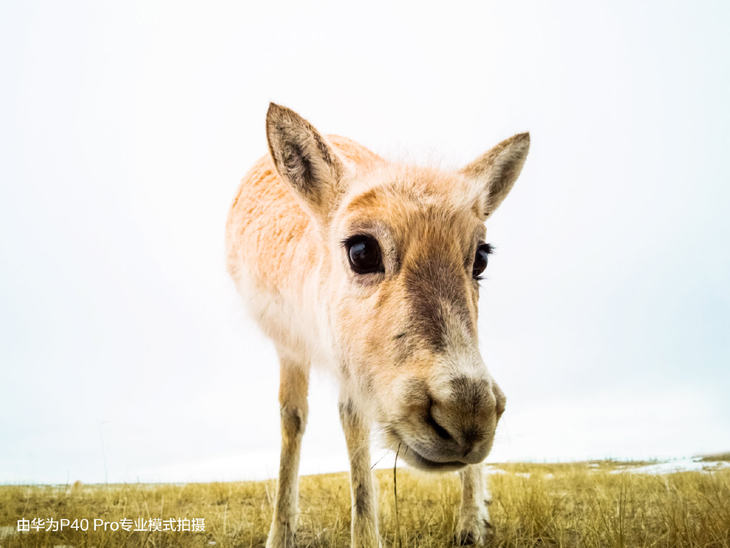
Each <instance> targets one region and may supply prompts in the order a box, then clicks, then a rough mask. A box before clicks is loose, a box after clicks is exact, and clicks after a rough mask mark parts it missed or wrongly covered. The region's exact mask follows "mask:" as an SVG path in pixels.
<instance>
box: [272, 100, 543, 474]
mask: <svg viewBox="0 0 730 548" xmlns="http://www.w3.org/2000/svg"><path fill="white" fill-rule="evenodd" d="M267 137H268V142H269V149H270V152H271V156H272V158H273V161H274V164H275V166H276V169H277V171H278V172H279V174H280V176H281V177H282V179H283V180H285V181H286V182H288V183H289V184H290V185H291V188H292V189H293V190H294V194H295V195H296V196H297V197H298V199H299V200H300V203H301V204H302V206H303V207H304V209H305V210H307V211H308V212H309V213H310V214H311V215H312V217H313V219H314V222H315V223H316V224H317V226H318V227H319V229H320V233H321V235H322V253H323V254H324V255H325V256H326V260H325V262H324V263H325V264H324V265H323V267H322V272H321V275H322V287H323V294H322V299H321V300H322V301H323V302H324V303H325V306H326V307H327V315H328V318H329V322H330V325H331V330H332V333H333V338H334V340H333V341H332V344H333V345H334V346H335V347H336V352H337V354H338V359H339V361H340V364H341V372H342V379H343V383H344V385H345V386H344V389H345V390H346V391H347V393H349V394H350V396H351V400H352V401H355V402H357V407H358V409H361V410H362V412H367V413H369V414H371V415H372V417H373V418H374V419H375V420H376V421H377V422H378V423H379V425H380V426H381V428H382V431H383V432H384V434H385V439H386V441H387V443H388V444H389V445H390V446H391V447H392V448H393V449H394V450H398V451H399V454H400V455H401V456H402V457H403V458H404V459H405V460H406V461H407V462H409V463H410V464H412V465H414V466H416V467H419V468H423V469H433V470H437V469H438V470H446V469H457V468H460V467H463V466H465V465H466V464H475V463H478V462H481V461H482V460H483V459H484V458H485V457H486V456H487V454H488V453H489V450H490V449H491V446H492V441H493V439H494V433H495V430H496V427H497V421H498V420H499V418H500V416H501V415H502V413H503V412H504V409H505V396H504V394H503V393H502V391H501V390H500V388H499V386H498V385H497V383H496V382H495V381H494V379H493V378H492V377H491V376H490V374H489V372H488V371H487V368H486V366H485V363H484V360H483V359H482V356H481V354H480V352H479V348H478V340H477V303H478V297H479V279H480V277H481V275H482V273H483V272H484V270H485V268H486V266H487V263H488V256H489V252H490V247H489V244H488V243H486V241H485V238H486V230H485V228H484V221H485V220H486V219H487V218H488V217H489V216H490V215H491V214H492V213H493V212H494V210H495V209H496V208H497V206H499V204H500V203H501V202H502V200H504V198H505V197H506V195H507V194H508V192H509V191H510V189H511V188H512V185H513V184H514V182H515V180H516V179H517V176H518V175H519V173H520V170H521V169H522V165H523V163H524V161H525V158H526V156H527V152H528V149H529V143H530V139H529V135H528V134H527V133H522V134H519V135H515V136H514V137H511V138H509V139H507V140H505V141H503V142H501V143H499V144H498V145H497V146H495V147H494V148H492V149H491V150H489V151H488V152H486V153H485V154H483V155H482V156H480V157H479V158H477V159H476V160H474V161H473V162H472V163H470V164H469V165H467V166H466V167H464V168H463V169H461V170H458V171H454V172H445V171H441V170H436V169H428V168H420V167H413V166H404V165H400V164H393V163H389V162H387V161H385V160H383V159H382V158H380V157H378V156H376V155H374V154H372V153H370V152H369V151H367V150H365V149H363V148H361V147H355V146H354V145H353V144H352V143H348V142H345V141H342V143H340V144H339V146H335V143H336V142H337V138H334V137H332V138H331V140H328V139H325V138H324V137H323V136H322V135H320V134H319V133H318V132H317V130H316V129H314V127H312V126H311V125H310V124H309V123H308V122H307V121H305V120H304V119H302V118H301V117H300V116H299V115H297V114H296V113H294V112H293V111H291V110H289V109H286V108H284V107H280V106H277V105H273V104H272V105H271V106H270V108H269V112H268V115H267ZM353 147H354V148H353Z"/></svg>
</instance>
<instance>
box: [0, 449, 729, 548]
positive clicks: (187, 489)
mask: <svg viewBox="0 0 730 548" xmlns="http://www.w3.org/2000/svg"><path fill="white" fill-rule="evenodd" d="M712 460H714V459H712ZM635 464H636V463H632V465H635ZM625 466H626V463H620V462H613V461H596V462H592V463H570V464H527V463H509V464H500V465H491V467H490V468H491V469H492V471H494V470H495V469H496V470H497V471H498V472H499V473H494V474H492V475H491V476H490V485H491V490H492V495H493V503H492V505H491V507H490V508H491V514H492V522H493V524H494V526H495V529H496V535H495V538H494V540H493V545H494V546H532V547H534V546H540V547H542V546H601V547H602V546H612V547H613V546H615V547H641V546H647V547H648V546H652V547H654V546H657V547H658V546H671V547H674V546H703V547H730V468H724V469H716V468H715V467H713V466H712V465H708V467H709V468H711V469H714V471H704V472H700V471H692V472H678V473H673V474H667V475H647V474H638V473H630V472H625V471H624V472H622V473H615V472H616V471H619V470H621V469H623V468H625ZM501 472H503V473H501ZM376 474H377V478H378V482H379V500H380V511H379V513H380V527H381V536H382V539H383V544H384V546H394V547H399V548H400V547H426V548H430V547H444V546H452V539H453V534H454V530H455V527H456V520H457V518H458V503H459V496H460V488H459V481H458V477H457V476H456V475H455V474H445V475H426V474H422V473H416V472H413V471H410V470H408V469H398V476H397V487H398V490H397V491H398V492H397V497H398V515H397V520H396V513H395V511H394V509H395V506H394V489H393V470H378V471H377V472H376ZM274 488H275V481H260V482H240V483H206V484H201V483H192V484H185V485H170V484H113V485H81V484H78V483H77V484H74V485H69V486H20V485H5V486H0V527H1V529H0V546H2V547H13V546H57V545H65V546H99V547H103V546H130V547H134V546H151V547H157V546H183V547H185V546H217V547H228V546H231V547H249V546H263V545H264V543H265V541H266V533H267V531H268V526H269V520H270V518H271V511H272V499H273V493H274ZM300 508H301V513H300V517H299V530H298V533H297V539H298V545H299V546H302V547H330V546H334V547H339V546H348V545H349V526H350V493H349V485H348V478H347V474H345V473H338V474H326V475H320V476H308V477H304V478H302V480H301V486H300ZM19 517H25V518H29V519H30V518H33V517H46V518H47V517H54V518H56V519H59V518H71V519H73V518H81V517H86V518H89V519H90V520H92V519H93V518H102V519H105V520H110V521H111V520H119V519H121V518H125V517H127V518H137V517H145V518H150V517H163V518H168V517H185V518H193V517H199V518H204V519H205V529H206V530H205V532H202V533H189V532H184V533H183V532H180V533H177V532H125V531H116V532H112V531H91V530H89V531H87V532H76V531H71V530H66V531H64V532H55V533H54V532H30V533H16V532H15V529H16V520H17V519H18V518H19Z"/></svg>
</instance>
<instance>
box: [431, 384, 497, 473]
mask: <svg viewBox="0 0 730 548" xmlns="http://www.w3.org/2000/svg"><path fill="white" fill-rule="evenodd" d="M451 384H452V387H451V391H450V394H449V395H448V396H447V397H444V398H442V399H440V400H437V399H434V398H433V397H429V403H428V407H427V409H426V412H425V415H424V418H423V422H424V424H425V426H426V428H427V429H428V430H429V431H430V433H431V435H430V437H431V440H432V444H433V446H434V447H437V448H438V452H439V453H441V454H442V455H443V456H444V457H446V456H448V457H449V458H452V459H454V460H457V461H460V462H463V463H465V464H476V463H478V462H481V461H482V460H484V458H485V457H486V456H487V454H488V453H489V450H490V449H491V446H492V441H493V439H494V432H495V430H496V427H497V421H498V420H499V418H500V417H501V416H502V414H503V413H504V409H505V404H506V398H505V396H504V393H503V392H502V390H501V389H500V388H499V386H498V385H497V384H496V383H495V382H493V381H491V380H485V379H468V378H459V379H456V380H455V381H452V383H451Z"/></svg>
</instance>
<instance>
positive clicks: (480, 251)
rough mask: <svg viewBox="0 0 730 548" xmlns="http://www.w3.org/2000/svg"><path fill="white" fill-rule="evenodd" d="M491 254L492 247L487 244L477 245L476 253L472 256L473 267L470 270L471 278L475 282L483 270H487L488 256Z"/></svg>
mask: <svg viewBox="0 0 730 548" xmlns="http://www.w3.org/2000/svg"><path fill="white" fill-rule="evenodd" d="M491 252H492V246H491V245H489V244H484V243H482V244H479V246H478V247H477V253H476V255H475V256H474V267H473V269H472V272H471V275H472V278H474V279H475V280H478V279H479V275H480V274H481V273H482V272H484V269H485V268H487V263H488V262H489V254H490V253H491Z"/></svg>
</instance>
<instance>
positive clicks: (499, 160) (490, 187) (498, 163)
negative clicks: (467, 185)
mask: <svg viewBox="0 0 730 548" xmlns="http://www.w3.org/2000/svg"><path fill="white" fill-rule="evenodd" d="M529 150H530V134H529V133H518V134H517V135H513V136H512V137H510V138H509V139H505V140H504V141H502V142H501V143H499V144H498V145H496V146H494V147H493V148H491V149H490V150H489V151H487V152H485V153H484V154H482V155H481V156H480V157H479V158H477V159H476V160H474V161H473V162H472V163H470V164H469V165H468V166H466V167H465V168H463V169H462V170H461V173H462V174H464V175H466V176H467V177H468V178H470V179H473V180H474V181H476V182H477V184H479V185H480V187H481V189H482V191H481V192H480V199H479V203H478V204H477V214H478V215H479V217H481V218H482V219H486V218H487V217H489V216H490V215H491V214H492V213H493V212H494V210H495V209H497V206H499V204H501V203H502V200H504V199H505V198H506V197H507V194H509V191H510V190H511V189H512V186H513V185H514V184H515V181H516V180H517V177H518V176H519V174H520V171H522V166H523V164H524V163H525V159H526V158H527V152H528V151H529Z"/></svg>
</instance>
